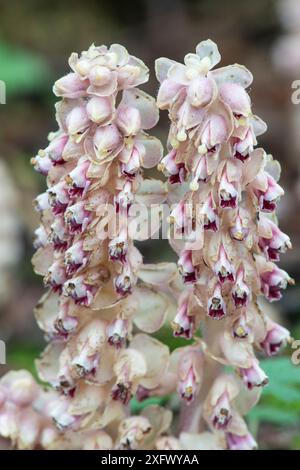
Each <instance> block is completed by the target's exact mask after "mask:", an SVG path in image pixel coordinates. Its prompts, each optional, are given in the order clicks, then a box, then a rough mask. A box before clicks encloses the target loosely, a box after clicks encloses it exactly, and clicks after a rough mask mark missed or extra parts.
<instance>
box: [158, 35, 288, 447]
mask: <svg viewBox="0 0 300 470" xmlns="http://www.w3.org/2000/svg"><path fill="white" fill-rule="evenodd" d="M220 59H221V57H220V54H219V51H218V48H217V46H216V44H214V43H213V42H212V41H210V40H207V41H203V42H201V43H200V44H198V46H197V48H196V53H192V54H187V55H186V56H185V58H184V64H180V63H177V62H175V61H174V60H169V59H167V58H160V59H158V60H157V61H156V75H157V78H158V80H159V82H160V88H159V91H158V96H157V103H158V106H159V107H160V108H161V109H165V110H167V111H168V113H169V118H170V131H169V138H168V153H167V155H166V156H165V157H164V158H163V160H162V162H161V164H160V165H159V167H158V169H159V170H161V171H163V173H164V174H165V175H166V176H167V177H168V186H169V195H170V200H172V203H176V206H175V209H174V210H173V212H172V213H171V217H173V219H172V221H173V223H174V225H175V227H177V230H179V229H180V230H181V231H182V235H183V236H182V237H181V238H180V239H179V237H176V232H175V234H174V231H173V233H172V232H170V243H171V246H172V247H173V249H174V250H175V251H176V252H177V254H178V256H179V261H178V267H179V273H180V274H181V276H182V280H183V284H182V289H183V293H182V294H181V296H180V298H179V310H178V313H177V314H176V316H175V317H174V320H173V322H172V327H173V329H174V334H175V336H185V337H186V338H192V337H193V336H194V346H193V347H197V349H198V351H201V350H202V351H203V354H204V357H205V360H204V362H202V365H201V368H202V369H199V374H200V376H201V375H202V377H203V380H202V381H200V382H199V384H200V385H199V384H198V386H197V389H196V390H197V392H196V397H195V393H193V394H192V392H191V390H194V389H195V386H194V383H196V382H195V377H194V373H193V369H186V370H188V373H187V375H184V376H182V375H181V374H180V370H178V375H177V380H178V390H179V393H180V395H181V397H183V398H184V399H185V400H187V402H188V403H189V402H191V401H192V403H191V404H190V405H189V406H185V407H184V408H183V412H182V419H181V429H182V430H184V431H191V432H197V430H199V429H200V428H203V421H204V422H205V423H206V426H208V428H209V429H210V430H211V431H212V432H213V433H217V434H216V436H221V437H222V438H223V444H222V445H223V446H225V447H227V448H229V449H250V448H254V447H256V443H255V442H254V440H253V438H252V437H251V436H250V434H249V432H248V430H247V427H246V424H245V422H244V420H243V418H242V416H241V415H240V414H239V408H238V407H237V403H236V402H237V400H236V398H237V396H238V395H239V393H240V392H241V389H242V388H243V387H246V391H244V392H243V401H244V402H245V403H244V407H243V408H244V410H245V412H246V411H247V409H249V408H250V406H251V400H250V396H248V395H247V389H248V390H251V389H253V388H256V389H257V390H258V391H259V390H260V389H261V387H263V386H265V385H266V384H267V383H268V378H267V377H266V375H265V373H264V372H263V370H262V369H261V368H260V367H259V363H258V360H257V359H256V357H255V348H257V349H260V350H263V351H264V352H265V354H266V355H267V356H273V355H274V354H276V353H278V351H279V349H280V348H281V346H282V345H284V344H286V342H287V341H288V339H289V333H288V331H287V330H286V329H285V328H282V327H280V326H279V325H276V324H275V323H274V322H273V321H272V320H270V319H269V318H267V316H266V314H264V313H263V312H262V311H261V310H260V308H259V302H260V297H261V296H265V297H266V298H267V299H268V300H270V301H274V300H278V299H280V297H281V295H282V294H281V290H282V289H284V288H285V287H286V286H287V284H292V283H293V280H292V279H291V278H290V277H289V275H288V274H287V273H286V272H285V271H283V270H282V269H279V268H278V267H277V266H276V264H274V262H277V261H279V256H280V254H281V253H284V252H285V251H286V250H287V249H288V248H291V243H290V240H289V237H288V236H287V235H285V234H284V233H282V232H281V231H280V230H279V228H278V226H277V223H276V218H275V215H274V211H275V209H276V205H277V203H278V201H279V199H280V197H281V196H282V195H283V189H282V188H281V187H280V186H279V184H278V182H277V181H278V177H279V174H280V166H279V164H278V162H276V161H275V160H273V158H272V157H271V156H270V155H267V154H266V153H265V151H264V150H263V149H261V148H256V146H257V137H258V136H259V135H260V134H262V133H263V132H265V131H266V125H265V124H264V122H263V121H262V120H261V119H260V118H258V117H257V116H255V115H254V114H253V113H252V107H251V100H250V96H249V94H248V93H247V91H246V89H247V88H248V87H249V85H250V84H251V82H252V75H251V73H250V72H249V71H248V70H247V69H246V68H245V67H243V66H241V65H237V64H235V65H230V66H225V67H222V68H219V69H217V68H214V67H215V66H216V65H217V64H218V62H219V61H220ZM184 182H185V183H188V184H186V185H185V186H184V187H183V188H182V190H180V191H179V190H178V187H179V186H180V185H183V183H184ZM179 195H180V196H179ZM187 205H188V206H189V213H192V214H195V215H194V218H195V220H194V226H195V227H196V229H195V231H194V233H193V235H194V238H193V240H191V237H190V236H189V235H190V234H189V233H187V231H186V230H184V228H185V225H186V221H185V219H184V217H183V214H186V211H185V208H186V206H187ZM191 205H192V209H191ZM216 320H218V321H216ZM199 326H200V328H201V331H202V337H203V340H202V341H200V342H199V339H197V336H195V334H196V331H197V328H198V327H199ZM190 347H191V346H186V347H184V348H180V350H181V352H177V353H176V356H180V358H181V359H179V361H180V360H181V361H183V358H187V357H189V356H188V355H189V354H191V353H190V352H188V351H189V348H190ZM185 350H186V352H185ZM174 360H175V358H174ZM176 360H177V359H176ZM190 360H191V359H185V363H186V364H189V362H187V361H190ZM224 364H228V365H231V366H233V367H234V368H235V369H236V371H237V374H236V376H232V377H228V376H224V375H223V374H222V367H223V365H224ZM186 367H187V366H186ZM192 399H193V400H192ZM203 404H204V406H203ZM195 416H196V417H197V418H195ZM200 436H201V435H200V434H199V439H200Z"/></svg>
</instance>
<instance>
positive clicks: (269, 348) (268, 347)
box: [260, 320, 290, 357]
mask: <svg viewBox="0 0 300 470" xmlns="http://www.w3.org/2000/svg"><path fill="white" fill-rule="evenodd" d="M289 339H290V332H289V331H288V330H287V329H286V328H283V326H280V325H278V324H277V323H275V322H273V321H271V320H269V322H268V329H267V334H266V336H265V338H264V340H263V341H262V342H261V343H260V346H261V347H262V348H263V350H264V352H265V354H266V356H268V357H271V356H276V354H278V352H279V350H280V348H281V347H282V346H285V345H286V343H287V342H288V340H289Z"/></svg>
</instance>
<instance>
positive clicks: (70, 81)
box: [53, 72, 89, 99]
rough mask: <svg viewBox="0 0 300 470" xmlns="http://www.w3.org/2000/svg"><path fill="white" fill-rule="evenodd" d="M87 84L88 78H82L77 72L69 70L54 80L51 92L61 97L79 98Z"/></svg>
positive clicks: (83, 93)
mask: <svg viewBox="0 0 300 470" xmlns="http://www.w3.org/2000/svg"><path fill="white" fill-rule="evenodd" d="M88 85H89V82H88V80H82V79H81V77H80V76H78V75H77V73H74V72H71V73H69V74H68V75H65V76H64V77H62V78H60V79H59V80H57V81H56V82H55V84H54V87H53V93H54V94H55V95H56V96H61V97H63V98H73V99H74V98H80V97H81V96H84V95H85V94H86V89H87V87H88Z"/></svg>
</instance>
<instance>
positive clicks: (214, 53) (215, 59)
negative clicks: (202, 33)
mask: <svg viewBox="0 0 300 470" xmlns="http://www.w3.org/2000/svg"><path fill="white" fill-rule="evenodd" d="M196 54H197V55H198V56H199V58H200V59H201V60H202V59H205V58H206V57H208V58H209V61H210V68H213V67H214V66H215V65H217V64H218V63H219V62H220V60H221V55H220V53H219V50H218V46H217V45H216V44H215V43H214V42H213V41H211V39H207V40H206V41H201V42H200V43H199V44H198V45H197V47H196Z"/></svg>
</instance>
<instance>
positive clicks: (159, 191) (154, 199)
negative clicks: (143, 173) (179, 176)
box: [135, 179, 167, 207]
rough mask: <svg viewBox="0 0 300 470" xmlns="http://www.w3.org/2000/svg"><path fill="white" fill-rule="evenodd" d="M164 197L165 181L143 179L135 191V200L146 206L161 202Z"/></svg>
mask: <svg viewBox="0 0 300 470" xmlns="http://www.w3.org/2000/svg"><path fill="white" fill-rule="evenodd" d="M166 197H167V188H166V185H165V183H163V182H162V181H160V180H155V179H144V180H143V181H142V183H141V184H140V186H139V188H138V190H137V192H136V195H135V201H136V202H137V203H138V204H142V205H144V206H147V207H148V206H149V205H150V204H162V203H163V202H165V200H166Z"/></svg>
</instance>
